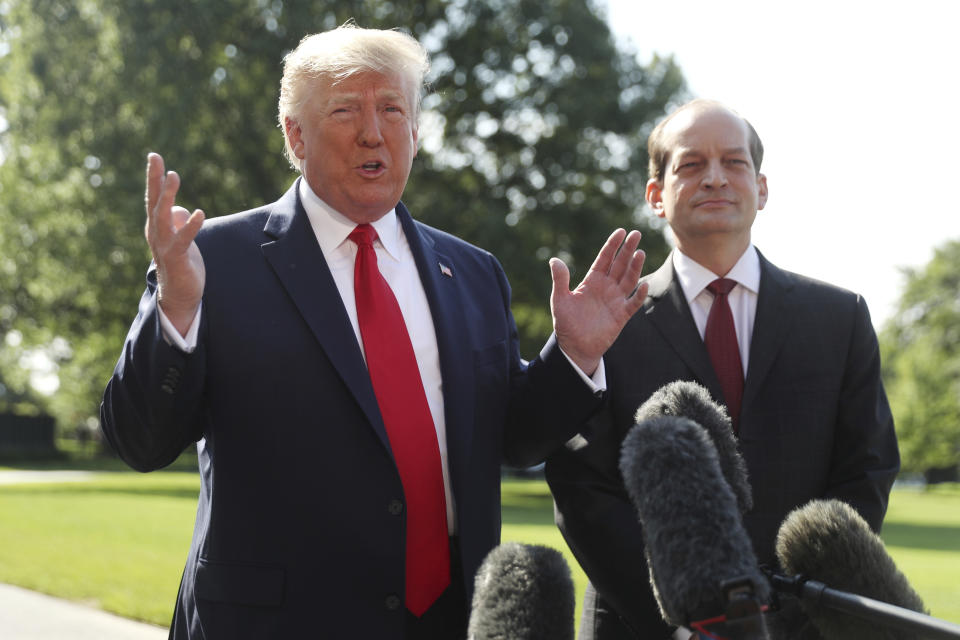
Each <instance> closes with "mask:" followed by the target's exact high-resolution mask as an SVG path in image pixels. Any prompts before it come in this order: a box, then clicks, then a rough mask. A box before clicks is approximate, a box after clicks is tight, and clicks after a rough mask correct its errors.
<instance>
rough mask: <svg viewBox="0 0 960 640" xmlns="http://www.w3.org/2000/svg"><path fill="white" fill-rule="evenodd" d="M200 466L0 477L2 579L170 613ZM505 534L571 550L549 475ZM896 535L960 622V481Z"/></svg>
mask: <svg viewBox="0 0 960 640" xmlns="http://www.w3.org/2000/svg"><path fill="white" fill-rule="evenodd" d="M198 487H199V478H198V476H197V475H196V474H195V473H186V472H158V473H153V474H147V475H142V474H137V473H133V472H105V473H100V474H98V475H96V476H95V478H94V479H93V480H91V481H87V482H72V483H58V484H33V485H7V486H0V582H6V583H11V584H17V585H21V586H24V587H27V588H29V589H34V590H37V591H42V592H45V593H50V594H53V595H57V596H61V597H64V598H69V599H72V600H76V601H80V602H86V603H90V604H93V605H95V606H98V607H101V608H103V609H106V610H108V611H112V612H114V613H118V614H120V615H123V616H126V617H130V618H136V619H139V620H145V621H147V622H152V623H155V624H159V625H167V624H168V623H169V620H170V617H171V615H172V611H173V603H174V599H175V596H176V593H177V586H178V584H179V580H180V572H181V570H182V568H183V563H184V560H185V558H186V554H187V550H188V548H189V544H190V535H191V533H192V530H193V520H194V514H195V509H196V501H197V492H198ZM503 503H504V505H503V522H504V525H503V539H504V540H505V541H507V540H512V541H518V542H525V543H530V544H542V545H547V546H550V547H554V548H557V549H559V550H561V551H563V552H564V555H565V556H566V558H567V561H568V562H569V564H570V567H571V569H572V573H573V576H574V583H575V585H576V590H577V599H578V600H577V601H578V609H579V602H580V599H581V597H582V595H583V589H584V586H585V584H586V579H585V577H584V576H583V573H582V572H581V571H580V569H579V567H578V566H577V564H576V562H575V561H574V559H573V557H572V556H571V555H570V553H569V551H568V550H567V549H566V546H565V545H564V543H563V540H562V539H561V537H560V534H559V533H558V532H557V530H556V527H555V526H554V524H553V508H552V503H551V501H550V496H549V493H548V491H547V488H546V485H545V484H544V483H543V482H542V481H538V480H519V479H507V480H504V483H503ZM884 540H885V541H886V543H887V546H888V549H889V551H890V553H891V555H892V556H893V557H894V559H895V560H896V562H897V564H898V566H899V567H900V569H901V570H902V571H903V572H904V573H905V574H906V575H907V577H908V578H909V579H910V581H911V583H912V584H913V585H914V587H915V588H916V589H917V591H918V592H919V593H920V595H921V596H923V598H924V600H925V602H926V604H927V606H928V607H929V608H930V610H931V613H932V614H933V615H934V616H936V617H938V618H943V619H946V620H950V621H951V622H958V623H960V580H958V579H957V576H958V575H960V488H958V487H952V488H949V489H942V490H932V491H925V492H920V491H909V490H899V491H896V492H894V494H893V497H892V499H891V505H890V511H889V514H888V518H887V524H886V525H885V528H884Z"/></svg>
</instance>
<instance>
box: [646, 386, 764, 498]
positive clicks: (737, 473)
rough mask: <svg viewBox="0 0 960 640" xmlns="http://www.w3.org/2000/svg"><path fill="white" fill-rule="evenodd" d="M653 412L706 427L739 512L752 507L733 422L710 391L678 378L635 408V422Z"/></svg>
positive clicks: (748, 484) (652, 415)
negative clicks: (685, 419) (691, 421)
mask: <svg viewBox="0 0 960 640" xmlns="http://www.w3.org/2000/svg"><path fill="white" fill-rule="evenodd" d="M656 416H680V417H682V418H688V419H690V420H693V421H694V422H696V423H697V424H698V425H700V426H701V427H703V428H704V429H706V430H707V433H709V434H710V438H711V439H712V440H713V445H714V446H715V447H716V449H717V456H718V458H719V460H720V470H721V471H722V472H723V477H724V478H725V479H726V480H727V484H729V485H730V488H731V489H732V490H733V494H734V495H735V496H736V497H737V504H738V505H739V507H740V513H746V512H747V511H749V510H750V509H752V508H753V492H752V491H751V488H750V482H749V480H748V477H747V465H746V463H745V462H744V461H743V457H741V455H740V451H739V450H738V448H737V439H736V438H735V437H734V435H733V426H732V425H731V423H730V418H729V416H728V415H727V411H726V409H724V408H723V407H722V406H721V405H719V404H717V403H716V402H714V400H713V398H711V397H710V392H709V391H707V389H706V388H705V387H703V386H701V385H699V384H697V383H696V382H689V381H686V380H678V381H676V382H671V383H670V384H667V385H664V386H663V387H661V388H660V389H658V390H657V391H656V392H655V393H654V394H653V395H651V396H650V397H649V398H648V399H647V401H646V402H644V403H643V404H642V405H640V407H639V408H638V409H637V413H636V416H635V418H634V422H636V423H637V424H639V423H641V422H643V421H644V420H647V419H648V418H654V417H656Z"/></svg>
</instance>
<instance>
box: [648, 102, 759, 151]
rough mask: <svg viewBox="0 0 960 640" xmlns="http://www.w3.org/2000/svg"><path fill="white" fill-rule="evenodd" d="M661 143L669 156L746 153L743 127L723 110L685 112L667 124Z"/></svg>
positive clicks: (745, 137) (744, 124)
mask: <svg viewBox="0 0 960 640" xmlns="http://www.w3.org/2000/svg"><path fill="white" fill-rule="evenodd" d="M664 143H665V147H666V148H667V150H668V151H669V152H670V154H671V155H673V154H676V153H683V152H691V153H709V152H711V151H731V150H742V151H748V149H749V146H750V141H749V133H748V131H747V125H746V123H745V122H744V121H743V119H742V118H740V117H739V116H737V115H736V114H733V113H731V112H729V111H727V110H726V109H721V108H716V107H710V108H706V109H702V108H700V109H687V110H686V111H684V112H681V113H678V114H677V115H676V116H674V117H673V118H672V119H671V120H670V122H668V123H667V127H666V130H665V131H664Z"/></svg>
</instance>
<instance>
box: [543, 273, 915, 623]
mask: <svg viewBox="0 0 960 640" xmlns="http://www.w3.org/2000/svg"><path fill="white" fill-rule="evenodd" d="M760 264H761V279H760V292H759V297H758V300H757V314H756V319H755V323H754V332H753V338H752V341H751V345H750V360H749V363H748V368H747V377H746V381H745V385H744V394H743V405H742V409H741V414H740V436H739V438H740V448H741V451H742V454H743V457H744V459H745V461H746V463H747V467H748V470H749V474H750V482H751V485H752V487H753V495H754V508H753V509H752V510H751V511H750V512H749V513H747V514H746V515H745V517H744V524H745V526H746V528H747V531H748V533H749V534H750V537H751V539H752V541H753V546H754V548H755V550H756V552H757V555H758V557H759V559H760V561H761V562H767V563H771V562H773V561H774V550H773V546H774V540H775V537H776V532H777V530H778V528H779V526H780V523H781V522H782V521H783V518H784V517H785V516H786V514H787V513H788V512H789V511H790V510H791V509H793V508H795V507H797V506H800V505H803V504H805V503H806V502H808V501H809V500H811V499H814V498H823V497H826V498H837V499H840V500H844V501H846V502H848V503H850V504H851V505H853V506H854V507H855V508H856V509H857V510H858V511H859V512H860V514H861V515H862V516H863V517H864V518H865V519H866V520H867V522H869V523H870V525H871V527H873V528H874V529H875V530H879V528H880V525H881V522H882V521H883V516H884V513H885V511H886V506H887V497H888V495H889V491H890V487H891V486H892V484H893V480H894V477H895V476H896V474H897V471H898V470H899V466H900V459H899V452H898V449H897V442H896V435H895V433H894V429H893V419H892V417H891V414H890V409H889V406H888V404H887V399H886V395H885V394H884V391H883V386H882V384H881V381H880V355H879V349H878V345H877V339H876V335H875V333H874V330H873V327H872V325H871V323H870V316H869V312H868V311H867V307H866V304H865V303H864V301H863V299H862V298H861V297H860V296H858V295H855V294H853V293H850V292H848V291H845V290H843V289H840V288H838V287H834V286H831V285H828V284H825V283H822V282H818V281H815V280H811V279H809V278H805V277H803V276H799V275H796V274H793V273H789V272H786V271H783V270H781V269H778V268H777V267H775V266H774V265H772V264H771V263H770V262H768V261H767V260H766V259H764V258H763V256H761V257H760ZM646 280H647V282H649V284H650V291H649V296H648V298H647V300H646V302H645V303H644V307H643V309H642V310H641V311H640V312H638V313H637V315H636V316H634V318H633V319H632V320H631V321H630V322H629V323H628V324H627V326H626V327H625V328H624V330H623V332H622V333H621V335H620V337H619V338H618V340H617V342H616V343H615V344H614V345H613V347H612V348H611V349H610V351H609V352H608V353H607V354H606V356H605V362H606V368H607V381H608V394H607V398H608V404H607V405H606V407H605V409H604V410H603V411H602V412H601V413H600V414H598V416H597V417H596V418H595V419H594V420H592V421H591V422H590V423H589V424H588V425H587V427H586V428H585V429H584V433H583V435H584V436H585V437H586V439H587V441H588V442H589V444H587V445H586V446H582V447H581V448H579V449H577V450H573V447H572V446H570V447H568V448H567V449H565V450H563V451H561V452H560V453H557V454H555V455H554V456H551V457H550V458H549V459H548V461H547V467H546V470H547V480H548V481H549V483H550V488H551V490H552V491H553V495H554V499H555V501H556V507H557V524H558V526H559V527H560V530H561V531H562V533H563V535H564V537H565V539H566V541H567V543H568V544H569V545H570V548H571V549H572V551H573V553H574V555H575V556H576V557H577V559H578V560H579V562H580V564H581V566H582V567H583V568H584V570H585V572H586V573H587V576H588V577H589V578H590V580H591V582H592V583H593V585H595V587H596V590H597V592H598V593H599V602H597V603H588V605H587V607H586V610H585V614H586V615H587V616H588V619H589V616H592V614H593V613H595V612H594V611H593V609H594V607H597V608H599V609H600V612H599V614H598V618H602V619H605V620H606V621H607V622H602V621H599V622H598V624H600V625H601V626H602V624H609V621H610V619H611V616H609V615H606V616H605V615H604V613H603V612H604V611H607V612H609V611H611V610H612V611H613V612H616V614H618V615H619V617H620V618H622V620H623V621H625V622H626V623H627V625H628V626H629V627H630V628H632V629H633V632H632V633H633V634H636V635H635V636H632V635H630V634H628V633H625V632H621V633H616V632H613V631H611V632H610V633H603V632H602V631H600V630H596V633H595V634H594V635H593V636H587V637H588V638H589V637H595V638H597V639H598V640H603V639H606V638H620V637H643V638H648V637H649V638H658V637H666V635H667V634H668V632H669V628H668V627H667V626H666V625H665V624H664V623H663V622H662V621H661V619H660V615H659V613H658V611H657V607H656V603H655V601H654V599H653V596H652V593H651V591H650V587H649V583H648V572H647V567H646V563H645V561H644V555H643V544H642V539H641V529H640V525H639V523H638V522H637V518H636V515H635V512H634V509H633V507H632V505H631V503H630V501H629V498H628V497H627V495H626V493H625V491H624V488H623V482H622V478H621V476H620V471H619V469H618V460H619V455H620V444H621V442H622V440H623V437H624V436H625V435H626V433H627V431H628V430H629V429H630V427H632V426H633V415H634V413H635V411H636V409H637V407H638V406H639V405H640V404H642V403H643V402H644V401H645V400H646V399H647V398H648V397H649V396H650V395H651V394H652V393H653V392H654V391H656V390H657V389H659V388H660V387H662V386H663V385H665V384H667V383H669V382H673V381H675V380H690V381H695V382H698V383H700V384H702V385H703V386H705V387H706V388H707V389H709V390H710V393H711V394H712V395H713V397H714V399H716V400H717V401H718V402H721V403H722V402H723V395H722V392H721V389H720V383H719V380H717V377H716V375H715V374H714V372H713V368H712V366H711V364H710V359H709V356H708V355H707V351H706V348H705V347H704V345H703V341H702V339H701V338H700V336H699V334H698V332H697V329H696V325H695V324H694V321H693V316H692V315H691V313H690V309H689V307H688V305H687V302H686V299H685V297H684V294H683V290H682V288H681V286H680V284H679V281H678V280H677V279H676V277H675V275H674V272H673V266H672V260H671V259H669V258H668V260H667V261H666V263H665V264H664V265H663V266H662V267H661V268H660V269H659V270H657V271H656V272H655V273H653V274H651V275H650V276H648V277H647V278H646ZM581 444H583V443H582V442H581ZM613 617H614V618H615V617H616V616H613ZM614 622H616V620H614ZM614 626H618V625H616V624H614ZM584 632H585V633H587V632H589V630H587V629H584Z"/></svg>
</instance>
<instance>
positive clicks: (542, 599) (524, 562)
mask: <svg viewBox="0 0 960 640" xmlns="http://www.w3.org/2000/svg"><path fill="white" fill-rule="evenodd" d="M574 606H575V599H574V591H573V580H572V578H571V577H570V567H569V565H567V562H566V560H564V558H563V555H562V554H561V553H560V552H559V551H557V550H556V549H551V548H550V547H544V546H539V545H528V544H520V543H517V542H505V543H503V544H501V545H499V546H497V547H495V548H494V549H493V550H492V551H490V553H489V554H487V557H486V558H485V559H484V561H483V564H481V565H480V569H479V571H477V575H476V580H475V586H474V593H473V607H472V611H471V613H470V623H469V627H468V631H467V638H469V640H505V639H508V638H509V639H510V640H573V638H574V630H573V623H574V616H573V610H574Z"/></svg>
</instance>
